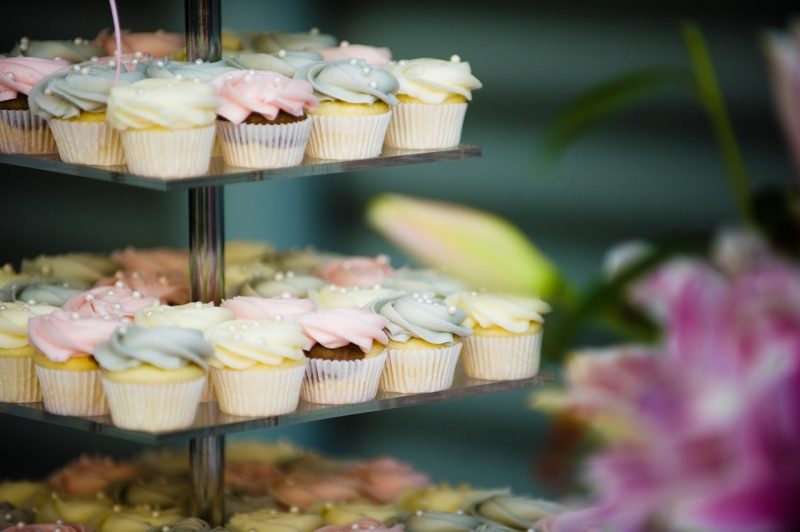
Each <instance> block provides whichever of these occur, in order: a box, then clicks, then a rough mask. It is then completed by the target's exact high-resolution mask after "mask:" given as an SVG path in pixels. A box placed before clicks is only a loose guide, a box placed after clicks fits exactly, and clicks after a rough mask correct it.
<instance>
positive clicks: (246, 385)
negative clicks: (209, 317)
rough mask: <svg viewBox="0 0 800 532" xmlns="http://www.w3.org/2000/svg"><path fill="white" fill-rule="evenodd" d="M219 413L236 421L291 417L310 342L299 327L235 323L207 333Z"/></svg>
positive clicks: (276, 324) (278, 324)
mask: <svg viewBox="0 0 800 532" xmlns="http://www.w3.org/2000/svg"><path fill="white" fill-rule="evenodd" d="M206 339H207V340H208V341H209V342H210V343H211V345H212V346H213V347H214V358H213V359H212V360H211V379H212V382H213V384H214V389H215V390H216V393H217V400H218V401H219V408H220V410H222V411H223V412H225V413H226V414H233V415H236V416H277V415H280V414H286V413H288V412H292V411H294V410H295V409H296V408H297V403H298V401H299V399H300V387H301V386H302V384H303V376H304V375H305V371H306V357H305V356H304V355H303V347H304V346H305V345H306V337H305V336H303V332H302V330H301V328H300V326H299V325H298V324H296V323H289V322H284V321H272V320H236V321H229V322H225V323H221V324H219V325H216V326H214V327H212V328H210V329H209V330H208V331H206Z"/></svg>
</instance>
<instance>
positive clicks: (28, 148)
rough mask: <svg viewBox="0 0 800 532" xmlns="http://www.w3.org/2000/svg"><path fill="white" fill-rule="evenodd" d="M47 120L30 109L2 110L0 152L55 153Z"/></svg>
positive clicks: (0, 114) (0, 112) (0, 116)
mask: <svg viewBox="0 0 800 532" xmlns="http://www.w3.org/2000/svg"><path fill="white" fill-rule="evenodd" d="M55 152H56V142H55V140H53V135H52V134H51V133H50V128H48V127H47V122H45V121H44V120H42V119H41V118H39V117H38V116H36V115H34V114H33V113H31V112H30V110H28V109H26V110H14V111H11V110H2V111H0V153H24V154H29V155H33V154H37V153H55Z"/></svg>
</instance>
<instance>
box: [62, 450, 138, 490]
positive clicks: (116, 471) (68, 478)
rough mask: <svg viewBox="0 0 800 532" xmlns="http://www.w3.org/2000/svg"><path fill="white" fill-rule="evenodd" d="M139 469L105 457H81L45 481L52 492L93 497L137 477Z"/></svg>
mask: <svg viewBox="0 0 800 532" xmlns="http://www.w3.org/2000/svg"><path fill="white" fill-rule="evenodd" d="M139 474H140V471H139V468H138V467H137V466H135V465H133V464H128V463H125V462H114V461H113V460H112V459H111V458H107V457H100V456H96V457H89V456H81V457H80V458H79V459H78V460H75V461H73V462H70V463H69V464H67V465H65V466H64V467H62V468H61V469H59V470H58V471H56V472H54V473H53V474H52V475H50V476H49V477H48V479H47V481H48V482H49V483H50V485H51V486H52V487H53V489H54V490H56V491H58V492H59V493H66V494H67V495H79V496H86V495H94V494H96V493H98V492H101V491H104V490H105V489H106V488H107V487H108V486H109V485H111V484H114V483H117V482H125V481H127V480H132V479H134V478H136V477H137V476H139Z"/></svg>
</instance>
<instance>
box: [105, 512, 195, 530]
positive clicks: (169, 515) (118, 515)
mask: <svg viewBox="0 0 800 532" xmlns="http://www.w3.org/2000/svg"><path fill="white" fill-rule="evenodd" d="M183 519H186V516H184V515H181V511H180V510H179V509H177V508H169V509H165V510H153V509H152V508H150V507H148V506H140V507H137V508H124V509H123V508H119V507H115V508H114V512H113V513H112V514H111V515H110V516H108V519H106V520H105V521H104V522H103V524H102V525H101V526H100V528H99V529H98V532H147V531H149V530H150V529H151V528H155V529H156V530H160V531H163V530H164V527H167V530H169V525H172V524H174V523H177V522H179V521H181V520H183Z"/></svg>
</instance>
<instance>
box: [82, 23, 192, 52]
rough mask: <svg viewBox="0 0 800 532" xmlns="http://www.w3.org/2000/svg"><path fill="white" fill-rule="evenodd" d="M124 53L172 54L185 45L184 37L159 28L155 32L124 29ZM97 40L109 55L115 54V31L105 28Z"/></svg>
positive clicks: (122, 34) (122, 40)
mask: <svg viewBox="0 0 800 532" xmlns="http://www.w3.org/2000/svg"><path fill="white" fill-rule="evenodd" d="M120 40H121V42H122V53H123V54H131V53H136V52H141V53H143V54H147V55H151V56H153V57H165V56H170V55H172V54H174V53H176V52H179V51H180V50H181V49H182V48H183V46H184V37H183V35H181V34H178V33H168V32H166V31H162V30H158V31H154V32H130V31H124V30H123V31H122V32H121V34H120ZM95 42H96V43H97V45H98V46H102V47H103V48H104V49H105V51H106V53H107V54H108V55H114V53H115V52H116V50H117V41H116V37H115V35H114V32H112V31H110V30H108V29H104V30H102V31H101V32H100V33H99V34H98V35H97V37H95Z"/></svg>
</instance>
